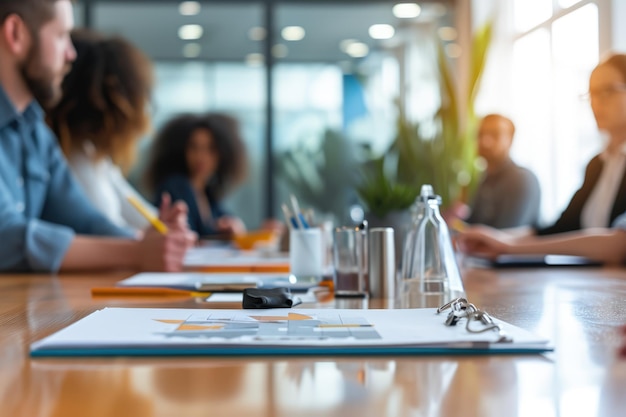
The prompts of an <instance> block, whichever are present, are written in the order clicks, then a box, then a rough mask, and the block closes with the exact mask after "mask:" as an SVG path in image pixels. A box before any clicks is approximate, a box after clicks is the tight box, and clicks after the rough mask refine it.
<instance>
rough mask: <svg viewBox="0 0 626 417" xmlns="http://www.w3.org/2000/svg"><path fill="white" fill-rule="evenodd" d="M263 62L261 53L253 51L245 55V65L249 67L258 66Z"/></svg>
mask: <svg viewBox="0 0 626 417" xmlns="http://www.w3.org/2000/svg"><path fill="white" fill-rule="evenodd" d="M264 62H265V57H264V56H263V54H259V53H253V54H248V55H246V65H248V66H249V67H260V66H262V65H263V63H264Z"/></svg>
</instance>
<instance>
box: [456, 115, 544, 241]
mask: <svg viewBox="0 0 626 417" xmlns="http://www.w3.org/2000/svg"><path fill="white" fill-rule="evenodd" d="M514 135H515V125H514V124H513V122H512V121H511V120H510V119H508V118H506V117H504V116H502V115H499V114H490V115H487V116H485V117H484V118H483V119H482V121H481V124H480V127H479V130H478V154H479V155H480V156H481V157H483V158H484V159H485V161H486V162H487V169H486V171H485V175H484V177H483V178H482V180H481V182H480V185H479V186H478V189H477V191H476V195H475V196H474V200H473V203H472V204H471V214H470V217H469V218H468V219H467V221H468V223H478V224H484V225H487V226H491V227H495V228H497V229H503V228H509V227H519V226H534V225H536V224H537V221H538V220H539V202H540V197H541V191H540V188H539V182H538V181H537V177H535V175H534V174H533V173H532V172H530V171H529V170H527V169H526V168H522V167H520V166H518V165H516V164H515V163H514V162H513V161H512V160H511V157H510V156H509V152H510V150H511V145H512V144H513V136H514Z"/></svg>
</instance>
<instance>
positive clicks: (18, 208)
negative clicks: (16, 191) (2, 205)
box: [15, 203, 24, 213]
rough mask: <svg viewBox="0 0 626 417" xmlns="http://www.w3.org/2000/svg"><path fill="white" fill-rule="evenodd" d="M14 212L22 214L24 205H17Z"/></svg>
mask: <svg viewBox="0 0 626 417" xmlns="http://www.w3.org/2000/svg"><path fill="white" fill-rule="evenodd" d="M15 210H17V211H18V212H20V213H23V212H24V203H17V204H16V205H15Z"/></svg>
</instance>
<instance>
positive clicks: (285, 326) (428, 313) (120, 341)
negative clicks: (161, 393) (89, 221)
mask: <svg viewBox="0 0 626 417" xmlns="http://www.w3.org/2000/svg"><path fill="white" fill-rule="evenodd" d="M446 316H447V315H446V314H436V309H404V310H334V309H328V310H325V309H269V310H200V309H140V308H106V309H103V310H99V311H96V312H94V313H92V314H91V315H89V316H87V317H85V318H83V319H82V320H79V321H78V322H76V323H74V324H72V325H70V326H68V327H66V328H65V329H63V330H61V331H59V332H57V333H55V334H53V335H51V336H49V337H46V338H45V339H43V340H40V341H38V342H35V343H34V344H33V345H32V346H31V353H32V355H33V356H49V355H50V356H55V355H61V356H68V355H69V356H72V355H90V354H94V355H108V354H111V355H150V354H152V353H151V351H153V350H157V351H158V353H159V354H163V355H177V354H182V355H185V354H207V355H211V354H219V355H230V354H238V353H237V352H239V354H242V352H243V353H245V354H250V355H253V354H281V353H296V354H297V353H298V352H306V353H307V354H311V353H317V354H324V353H325V352H330V353H337V352H338V349H339V352H341V350H342V349H346V350H345V352H347V353H350V354H352V353H354V354H359V352H366V353H367V354H369V353H375V354H376V353H383V354H384V353H389V354H392V353H394V351H396V350H397V349H400V352H401V353H405V354H406V353H413V352H414V353H415V354H419V353H420V350H425V351H427V352H428V353H438V352H439V351H441V353H453V352H454V349H457V350H458V351H459V352H462V353H471V351H472V350H477V351H481V352H484V353H497V352H506V351H513V352H516V353H523V352H525V351H528V352H535V353H538V352H542V351H546V350H550V347H549V346H548V341H547V340H545V339H543V338H541V337H538V336H535V335H533V334H531V333H529V332H527V331H525V330H523V329H521V328H519V327H516V326H512V325H510V324H507V323H504V322H502V321H499V320H495V319H494V320H495V321H496V322H497V323H498V324H500V325H501V326H502V330H503V331H504V332H505V333H506V334H507V335H508V336H509V337H510V338H512V340H513V342H511V343H495V342H496V340H498V338H499V336H498V334H497V332H492V331H489V332H485V333H469V332H467V331H466V329H465V326H464V325H463V323H462V322H461V323H459V325H457V326H451V327H448V326H445V325H444V324H443V323H444V321H445V318H446ZM238 349H239V350H238ZM307 349H308V350H307ZM402 349H405V350H404V351H402ZM407 349H408V351H407ZM190 352H191V353H190Z"/></svg>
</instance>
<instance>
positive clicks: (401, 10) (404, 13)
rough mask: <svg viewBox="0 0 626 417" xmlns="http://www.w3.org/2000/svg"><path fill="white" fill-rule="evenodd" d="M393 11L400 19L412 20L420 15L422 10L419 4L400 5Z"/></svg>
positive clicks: (394, 7)
mask: <svg viewBox="0 0 626 417" xmlns="http://www.w3.org/2000/svg"><path fill="white" fill-rule="evenodd" d="M392 11H393V15H394V16H395V17H397V18H398V19H412V18H414V17H417V16H419V15H420V13H421V12H422V8H421V7H420V5H419V4H417V3H398V4H396V5H395V6H393V9H392Z"/></svg>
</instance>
